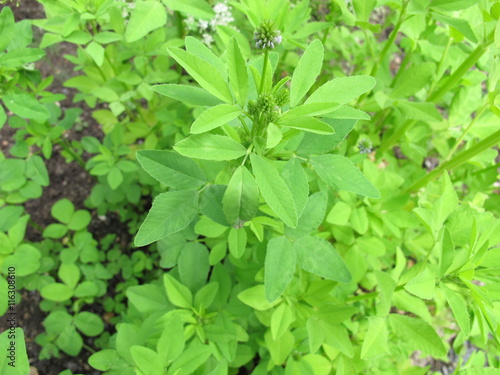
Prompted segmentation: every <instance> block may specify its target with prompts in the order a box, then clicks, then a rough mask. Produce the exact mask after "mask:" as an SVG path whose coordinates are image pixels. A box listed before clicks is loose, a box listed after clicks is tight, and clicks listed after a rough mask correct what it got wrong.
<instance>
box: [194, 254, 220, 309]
mask: <svg viewBox="0 0 500 375" xmlns="http://www.w3.org/2000/svg"><path fill="white" fill-rule="evenodd" d="M212 251H214V249H212ZM218 291H219V283H217V282H212V283H209V284H207V285H205V286H203V287H202V288H200V290H198V291H197V292H196V294H195V296H194V307H195V308H197V309H199V308H200V307H201V306H202V305H203V306H204V307H205V308H209V307H210V306H211V305H212V303H213V302H214V299H215V297H216V296H217V293H218Z"/></svg>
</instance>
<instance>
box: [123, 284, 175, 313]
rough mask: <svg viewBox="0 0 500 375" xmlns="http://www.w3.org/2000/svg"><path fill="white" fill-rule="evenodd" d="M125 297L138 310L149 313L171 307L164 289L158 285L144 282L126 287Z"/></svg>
mask: <svg viewBox="0 0 500 375" xmlns="http://www.w3.org/2000/svg"><path fill="white" fill-rule="evenodd" d="M126 294H127V298H128V301H129V303H131V304H132V305H133V306H134V307H135V308H136V309H137V310H138V311H139V312H141V313H145V314H150V313H154V312H157V311H165V310H168V309H169V308H171V307H172V305H171V304H169V303H168V301H167V298H166V297H165V291H164V290H163V289H162V288H161V287H159V286H158V285H153V284H144V285H134V286H130V287H128V288H127V292H126Z"/></svg>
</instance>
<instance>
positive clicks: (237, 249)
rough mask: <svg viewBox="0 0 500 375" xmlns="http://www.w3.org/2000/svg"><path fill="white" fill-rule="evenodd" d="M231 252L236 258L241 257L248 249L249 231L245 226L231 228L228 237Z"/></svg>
mask: <svg viewBox="0 0 500 375" xmlns="http://www.w3.org/2000/svg"><path fill="white" fill-rule="evenodd" d="M227 241H228V245H229V253H230V254H231V255H232V256H233V257H235V258H236V259H238V258H241V257H242V256H243V254H244V253H245V250H246V245H247V232H246V231H245V228H239V229H236V228H231V230H230V231H229V235H228V238H227Z"/></svg>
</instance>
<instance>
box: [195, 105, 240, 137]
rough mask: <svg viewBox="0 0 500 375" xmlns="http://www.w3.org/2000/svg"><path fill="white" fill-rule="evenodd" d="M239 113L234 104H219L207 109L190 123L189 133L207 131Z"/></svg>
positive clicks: (232, 118)
mask: <svg viewBox="0 0 500 375" xmlns="http://www.w3.org/2000/svg"><path fill="white" fill-rule="evenodd" d="M240 114H241V109H239V108H238V107H236V106H234V105H229V104H220V105H218V106H215V107H212V108H209V109H207V110H206V111H205V112H203V113H202V114H201V115H200V116H199V117H198V118H197V119H196V120H195V121H194V122H193V125H191V134H200V133H205V132H208V131H210V130H212V129H215V128H218V127H219V126H222V125H225V124H227V123H228V122H230V121H232V120H234V119H235V118H236V117H238V116H239V115H240Z"/></svg>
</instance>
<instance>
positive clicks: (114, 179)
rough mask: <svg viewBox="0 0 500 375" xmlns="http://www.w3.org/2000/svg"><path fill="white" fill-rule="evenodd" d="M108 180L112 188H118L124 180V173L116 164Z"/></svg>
mask: <svg viewBox="0 0 500 375" xmlns="http://www.w3.org/2000/svg"><path fill="white" fill-rule="evenodd" d="M107 181H108V184H109V187H110V188H111V190H116V189H118V187H119V186H120V185H121V184H122V182H123V173H122V172H121V171H120V168H118V167H117V166H116V165H115V166H113V167H112V168H111V170H110V171H109V174H108V176H107Z"/></svg>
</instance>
